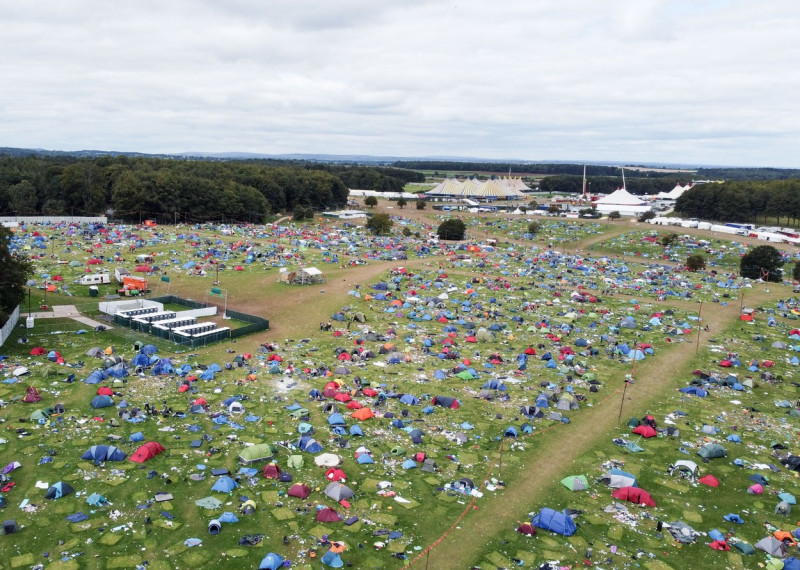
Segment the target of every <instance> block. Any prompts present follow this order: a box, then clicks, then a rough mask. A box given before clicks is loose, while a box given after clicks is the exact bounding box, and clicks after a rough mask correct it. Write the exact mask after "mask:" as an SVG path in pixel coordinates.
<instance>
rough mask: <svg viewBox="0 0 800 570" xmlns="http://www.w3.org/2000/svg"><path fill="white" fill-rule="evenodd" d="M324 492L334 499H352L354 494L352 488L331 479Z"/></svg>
mask: <svg viewBox="0 0 800 570" xmlns="http://www.w3.org/2000/svg"><path fill="white" fill-rule="evenodd" d="M325 494H326V495H327V496H328V497H330V498H331V499H333V500H334V501H341V500H342V499H345V500H346V499H352V498H353V497H354V496H355V493H353V491H352V489H350V487H348V486H347V485H344V484H343V483H338V482H336V481H333V482H331V483H329V484H328V486H327V487H326V488H325Z"/></svg>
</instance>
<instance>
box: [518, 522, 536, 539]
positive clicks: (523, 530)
mask: <svg viewBox="0 0 800 570" xmlns="http://www.w3.org/2000/svg"><path fill="white" fill-rule="evenodd" d="M517 532H518V533H520V534H527V535H528V536H533V535H534V534H536V527H535V526H533V525H532V524H531V523H522V524H521V525H519V528H518V529H517Z"/></svg>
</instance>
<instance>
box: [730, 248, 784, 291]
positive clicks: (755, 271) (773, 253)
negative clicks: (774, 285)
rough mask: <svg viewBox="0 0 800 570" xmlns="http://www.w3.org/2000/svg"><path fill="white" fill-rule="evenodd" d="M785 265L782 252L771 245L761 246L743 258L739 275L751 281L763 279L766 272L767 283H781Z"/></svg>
mask: <svg viewBox="0 0 800 570" xmlns="http://www.w3.org/2000/svg"><path fill="white" fill-rule="evenodd" d="M782 265H783V258H782V257H781V252H780V251H778V250H777V249H775V248H774V247H772V246H771V245H759V246H756V247H754V248H753V249H751V250H750V251H748V252H747V253H745V254H744V255H743V256H742V260H741V262H740V264H739V273H740V274H741V276H742V277H747V278H749V279H763V278H764V276H765V272H766V280H767V281H775V282H780V281H781V280H782V277H783V275H782V272H781V271H780V269H781V266H782Z"/></svg>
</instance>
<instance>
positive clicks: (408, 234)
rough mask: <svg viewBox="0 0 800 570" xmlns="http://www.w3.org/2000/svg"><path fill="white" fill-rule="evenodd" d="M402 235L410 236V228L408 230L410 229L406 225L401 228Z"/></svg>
mask: <svg viewBox="0 0 800 570" xmlns="http://www.w3.org/2000/svg"><path fill="white" fill-rule="evenodd" d="M403 235H404V236H405V237H410V236H411V230H410V229H408V226H406V227H405V228H403Z"/></svg>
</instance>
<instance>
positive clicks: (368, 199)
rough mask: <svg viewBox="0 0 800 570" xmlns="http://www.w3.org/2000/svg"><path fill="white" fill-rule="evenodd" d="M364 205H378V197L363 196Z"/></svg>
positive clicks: (372, 206)
mask: <svg viewBox="0 0 800 570" xmlns="http://www.w3.org/2000/svg"><path fill="white" fill-rule="evenodd" d="M364 205H365V206H369V207H370V208H374V207H375V206H377V205H378V198H376V197H375V196H367V197H366V198H364Z"/></svg>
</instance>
